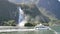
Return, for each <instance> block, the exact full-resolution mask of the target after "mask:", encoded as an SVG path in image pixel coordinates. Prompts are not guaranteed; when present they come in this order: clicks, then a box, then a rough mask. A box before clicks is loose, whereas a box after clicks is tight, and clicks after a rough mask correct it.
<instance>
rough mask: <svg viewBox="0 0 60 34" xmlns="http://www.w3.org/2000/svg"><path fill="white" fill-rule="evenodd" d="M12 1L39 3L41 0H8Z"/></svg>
mask: <svg viewBox="0 0 60 34" xmlns="http://www.w3.org/2000/svg"><path fill="white" fill-rule="evenodd" d="M8 1H10V2H12V3H23V2H24V3H38V1H39V0H8Z"/></svg>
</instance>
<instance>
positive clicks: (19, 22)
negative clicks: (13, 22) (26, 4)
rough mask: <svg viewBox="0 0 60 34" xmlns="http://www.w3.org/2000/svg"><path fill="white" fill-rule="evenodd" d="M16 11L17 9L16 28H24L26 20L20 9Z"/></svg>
mask: <svg viewBox="0 0 60 34" xmlns="http://www.w3.org/2000/svg"><path fill="white" fill-rule="evenodd" d="M18 9H19V19H18V26H20V27H24V24H25V23H26V22H27V19H26V17H25V14H24V12H23V10H22V9H21V7H18Z"/></svg>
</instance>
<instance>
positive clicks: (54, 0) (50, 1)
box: [38, 0, 60, 19]
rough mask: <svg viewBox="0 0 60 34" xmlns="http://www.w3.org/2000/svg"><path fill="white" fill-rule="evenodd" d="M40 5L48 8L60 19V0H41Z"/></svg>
mask: <svg viewBox="0 0 60 34" xmlns="http://www.w3.org/2000/svg"><path fill="white" fill-rule="evenodd" d="M38 5H39V6H40V7H44V8H46V9H47V10H49V11H50V12H52V13H53V14H55V15H56V17H57V18H58V19H60V16H59V15H60V2H59V1H58V0H40V1H39V3H38Z"/></svg>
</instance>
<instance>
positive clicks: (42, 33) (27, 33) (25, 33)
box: [0, 26, 60, 34]
mask: <svg viewBox="0 0 60 34" xmlns="http://www.w3.org/2000/svg"><path fill="white" fill-rule="evenodd" d="M28 28H29V27H28ZM51 28H52V30H36V31H18V32H1V33H0V34H60V26H53V27H51ZM53 30H55V31H56V32H57V33H56V32H54V31H53Z"/></svg>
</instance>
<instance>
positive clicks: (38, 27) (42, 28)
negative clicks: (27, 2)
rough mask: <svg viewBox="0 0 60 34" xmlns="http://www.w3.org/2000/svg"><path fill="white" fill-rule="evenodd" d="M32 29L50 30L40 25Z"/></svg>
mask: <svg viewBox="0 0 60 34" xmlns="http://www.w3.org/2000/svg"><path fill="white" fill-rule="evenodd" d="M34 29H36V30H50V29H51V28H50V27H48V26H44V25H42V24H40V25H37V26H35V27H34Z"/></svg>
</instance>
